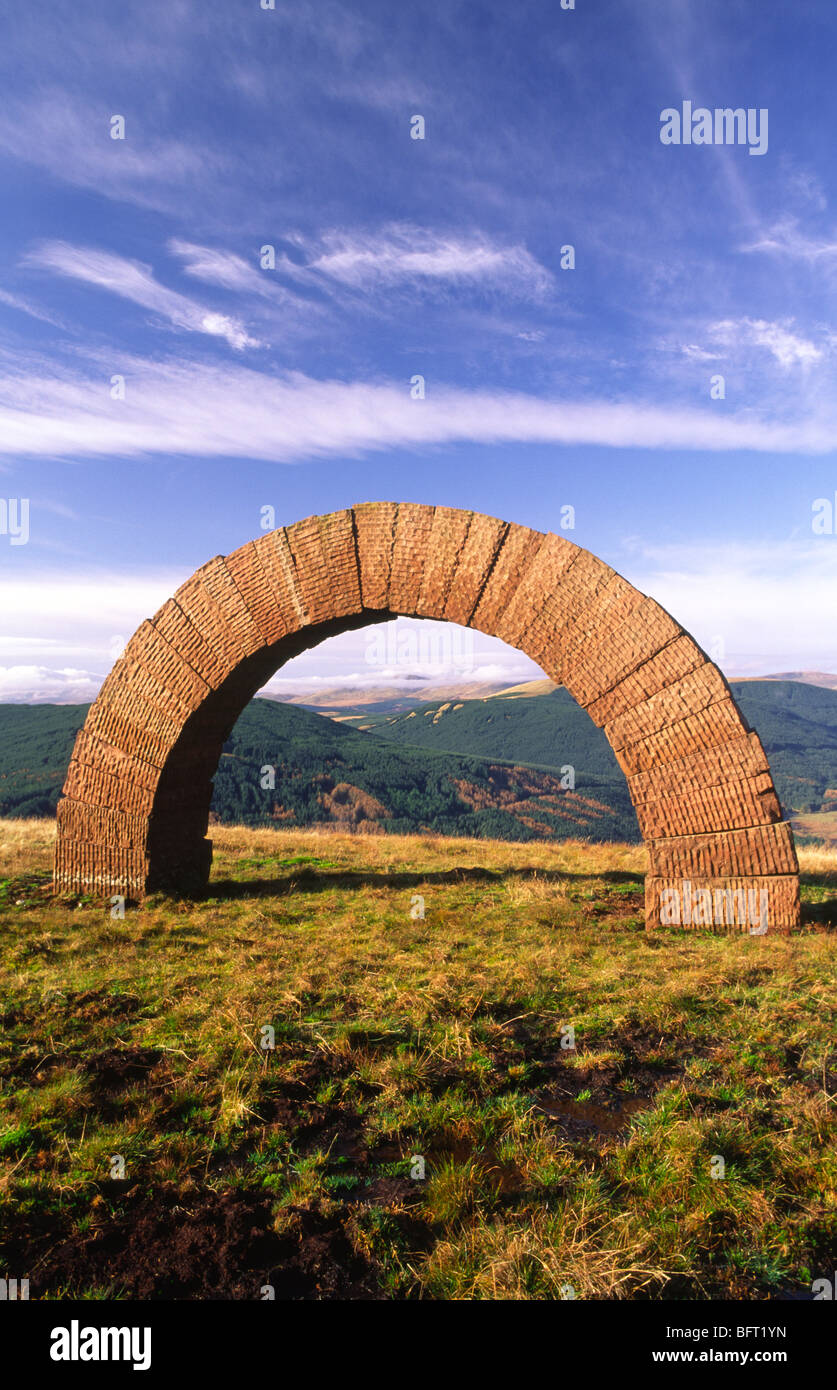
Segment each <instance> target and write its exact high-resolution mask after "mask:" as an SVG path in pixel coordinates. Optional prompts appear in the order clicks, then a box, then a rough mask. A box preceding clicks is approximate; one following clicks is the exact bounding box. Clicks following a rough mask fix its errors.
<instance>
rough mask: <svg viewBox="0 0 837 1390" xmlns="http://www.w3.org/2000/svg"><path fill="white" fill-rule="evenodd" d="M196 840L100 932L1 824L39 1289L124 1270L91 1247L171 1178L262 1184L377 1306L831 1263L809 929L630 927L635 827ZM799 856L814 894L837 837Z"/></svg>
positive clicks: (819, 929)
mask: <svg viewBox="0 0 837 1390" xmlns="http://www.w3.org/2000/svg"><path fill="white" fill-rule="evenodd" d="M213 836H214V839H215V846H216V858H215V866H214V870H213V879H212V884H211V886H210V890H209V894H208V895H207V896H206V898H204V899H203V900H201V901H197V902H189V901H181V900H172V899H168V898H165V897H162V896H154V897H152V898H150V899H148V900H147V901H146V902H145V903H144V904H142V906H140V907H138V908H135V909H132V910H130V911H129V912H128V914H127V916H126V918H125V920H124V921H114V920H111V919H110V917H109V915H108V914H107V913H106V912H105V910H104V909H103V907H102V904H101V903H96V902H94V901H92V900H89V899H81V900H78V901H75V900H70V901H61V900H56V899H53V898H52V897H51V895H50V893H49V870H50V861H51V852H52V842H53V838H54V826H53V825H52V824H51V823H48V822H42V821H26V822H14V821H6V822H0V860H2V864H3V870H4V876H3V880H2V883H0V942H1V943H2V946H0V993H2V998H3V1001H4V1003H3V1010H4V1030H3V1034H2V1037H0V1074H2V1077H3V1079H4V1083H5V1084H4V1086H3V1088H2V1091H0V1225H2V1224H3V1223H4V1222H5V1229H6V1232H7V1237H6V1240H7V1247H4V1249H3V1250H0V1257H3V1256H5V1260H6V1263H8V1261H9V1259H12V1260H20V1259H23V1258H24V1254H25V1252H31V1260H30V1261H29V1262H28V1264H27V1268H29V1267H30V1265H31V1271H32V1273H33V1278H35V1279H40V1280H42V1281H43V1286H44V1288H45V1290H46V1291H47V1292H50V1291H51V1292H52V1293H53V1295H56V1294H63V1293H64V1292H73V1291H76V1292H78V1291H81V1292H82V1293H84V1292H85V1291H87V1292H89V1291H91V1290H95V1289H100V1288H101V1286H102V1283H103V1281H104V1282H105V1283H107V1282H108V1280H111V1281H114V1280H115V1281H116V1283H117V1284H120V1281H122V1283H121V1284H120V1286H124V1287H126V1288H127V1289H128V1290H129V1291H130V1289H131V1288H132V1287H134V1286H133V1285H132V1283H131V1280H132V1278H133V1275H132V1273H131V1270H130V1269H128V1270H126V1269H122V1268H120V1271H119V1273H118V1274H115V1273H113V1272H112V1271H111V1273H110V1274H108V1271H107V1270H106V1269H103V1268H101V1267H100V1266H99V1265H97V1264H96V1258H97V1257H96V1258H94V1257H95V1252H96V1250H101V1249H104V1248H108V1249H111V1248H113V1249H115V1250H117V1251H118V1248H119V1241H118V1232H119V1231H120V1230H122V1229H123V1227H124V1225H125V1223H128V1226H130V1222H131V1221H132V1220H133V1219H134V1217H135V1214H136V1212H137V1211H138V1210H139V1208H138V1207H137V1203H139V1202H140V1195H138V1194H146V1193H151V1194H159V1196H157V1197H154V1200H159V1201H160V1202H165V1200H166V1198H165V1192H166V1190H167V1189H166V1184H169V1185H170V1186H173V1187H174V1188H175V1189H176V1191H177V1193H179V1194H182V1196H181V1197H178V1199H177V1200H178V1206H177V1210H180V1209H181V1205H182V1202H185V1201H186V1194H190V1195H189V1201H190V1202H192V1203H194V1202H203V1201H206V1202H210V1201H216V1200H220V1198H221V1197H223V1196H224V1194H229V1193H237V1194H239V1196H240V1197H241V1198H242V1200H244V1199H246V1200H247V1201H251V1202H255V1200H256V1196H254V1194H258V1199H259V1201H261V1200H263V1199H265V1198H266V1199H267V1200H268V1203H269V1206H270V1212H269V1219H268V1218H264V1219H268V1226H267V1230H268V1231H269V1232H271V1233H272V1234H271V1236H270V1239H272V1240H275V1241H276V1242H279V1245H277V1249H279V1248H280V1247H281V1250H283V1251H287V1249H288V1248H290V1247H291V1246H294V1242H298V1243H299V1246H300V1249H302V1248H303V1247H304V1242H305V1240H306V1239H308V1238H309V1235H310V1229H311V1223H312V1222H314V1223H319V1224H318V1225H317V1227H316V1229H317V1231H318V1232H319V1233H320V1234H319V1235H318V1236H317V1238H318V1239H325V1238H326V1237H327V1238H328V1239H332V1238H333V1240H334V1242H335V1245H334V1248H335V1252H336V1253H335V1256H334V1259H335V1261H337V1262H338V1264H339V1262H340V1261H341V1260H343V1261H344V1264H345V1256H344V1255H340V1254H339V1251H340V1250H341V1249H345V1248H347V1247H346V1242H347V1241H348V1243H349V1246H350V1247H351V1249H352V1250H353V1251H354V1252H355V1255H354V1257H353V1258H355V1259H356V1260H357V1261H359V1262H360V1266H361V1267H362V1269H363V1270H364V1271H365V1273H364V1276H363V1278H364V1279H366V1280H367V1281H368V1285H369V1287H376V1288H378V1289H380V1290H383V1291H385V1292H386V1293H387V1294H388V1295H389V1296H392V1297H410V1296H416V1295H421V1294H427V1295H431V1296H434V1297H443V1298H453V1299H459V1298H475V1297H476V1298H482V1297H491V1298H493V1297H500V1298H561V1297H573V1296H575V1297H606V1298H625V1297H635V1298H648V1297H659V1296H672V1295H674V1296H690V1297H706V1296H719V1295H720V1296H723V1295H724V1294H735V1295H738V1296H741V1297H746V1298H762V1297H767V1296H770V1294H771V1293H773V1292H775V1291H776V1290H777V1289H780V1288H783V1287H790V1288H797V1289H798V1288H800V1287H805V1286H806V1285H807V1284H810V1280H811V1279H812V1278H816V1277H819V1275H820V1274H822V1273H824V1271H825V1270H826V1269H828V1268H831V1267H832V1265H833V1261H834V1256H835V1251H837V1241H835V1235H837V1196H836V1195H835V1194H837V1148H836V1146H835V1142H834V1141H835V1092H837V1057H835V1050H834V1019H835V1016H837V978H836V975H837V972H835V950H834V940H835V938H834V935H833V933H831V932H830V931H828V930H825V929H824V928H823V926H822V925H821V924H820V925H819V926H818V925H817V924H816V923H813V922H812V924H811V925H810V926H809V927H808V928H807V929H806V930H804V931H802V932H800V933H798V934H795V935H794V936H792V937H786V938H770V937H767V938H752V937H749V936H748V935H734V936H729V937H719V936H713V935H707V936H702V935H700V934H698V933H684V932H677V931H667V932H656V933H651V934H647V933H646V932H645V931H644V929H643V917H642V873H643V871H644V867H645V857H644V851H643V849H642V848H641V847H640V848H637V847H635V846H624V845H615V846H601V845H599V846H590V845H585V844H582V843H565V844H561V845H554V844H543V843H534V844H526V845H520V844H505V843H498V842H491V841H482V840H478V841H462V840H449V839H441V838H438V837H427V838H425V837H421V836H405V837H392V838H389V837H383V836H372V837H368V838H365V837H358V836H353V835H340V834H333V833H322V832H305V831H296V830H280V831H274V830H264V831H260V830H255V831H251V830H246V829H239V828H235V827H229V828H220V827H214V828H213ZM800 859H801V862H802V866H803V878H804V877H805V875H806V874H807V875H808V876H809V879H810V882H809V883H808V884H806V886H805V890H804V891H805V893H806V894H808V895H809V896H811V897H819V898H820V899H822V898H823V896H828V895H829V894H830V896H832V897H833V896H834V894H833V893H832V892H831V890H830V884H831V883H832V882H835V874H837V856H835V855H833V854H828V853H826V852H824V851H821V850H816V849H815V850H803V851H802V853H801V855H800ZM417 898H421V899H423V900H424V909H425V915H424V917H423V918H422V917H420V916H417V915H414V913H413V909H414V907H415V904H416V900H417ZM820 906H821V907H823V909H824V910H827V909H828V904H827V903H825V904H823V903H822V902H821V903H820ZM265 1026H268V1027H271V1028H273V1030H274V1035H275V1037H274V1041H275V1047H274V1048H273V1049H272V1050H270V1049H268V1050H265V1049H264V1048H263V1047H262V1046H261V1039H262V1036H263V1034H262V1029H263V1028H264V1027H265ZM568 1026H570V1027H572V1028H573V1029H574V1030H575V1048H574V1049H568V1048H566V1047H565V1046H564V1044H565V1043H566V1041H567V1035H566V1029H567V1027H568ZM123 1069H124V1074H123ZM113 1154H121V1155H122V1156H123V1157H124V1158H125V1163H126V1178H125V1182H124V1183H123V1184H122V1185H121V1186H120V1185H119V1183H114V1182H113V1181H111V1180H110V1178H109V1167H108V1165H109V1162H110V1158H111V1156H112V1155H113ZM715 1155H720V1156H722V1157H724V1160H725V1165H726V1171H725V1175H724V1177H723V1179H716V1178H714V1177H713V1176H712V1171H711V1166H712V1160H713V1156H715ZM415 1156H419V1157H422V1158H423V1159H424V1161H425V1164H426V1173H425V1177H424V1178H415V1177H412V1176H411V1162H412V1160H413V1158H414V1157H415ZM126 1193H127V1195H124V1194H126ZM136 1219H139V1217H138V1216H137V1217H136ZM212 1219H213V1220H215V1217H213V1218H212ZM262 1219H263V1217H262V1216H258V1218H257V1217H256V1216H254V1217H252V1220H253V1221H254V1222H255V1221H257V1220H262ZM207 1220H209V1217H207ZM120 1222H121V1223H123V1224H122V1225H120V1224H119V1223H120ZM91 1223H94V1224H96V1226H97V1229H98V1227H99V1226H101V1227H102V1228H103V1229H107V1230H109V1231H110V1237H111V1245H108V1246H107V1247H104V1246H102V1245H101V1244H97V1243H95V1242H94V1244H93V1245H91V1246H89V1248H88V1246H87V1245H85V1244H84V1240H85V1232H86V1231H88V1230H89V1229H90V1228H91ZM38 1232H40V1233H41V1235H39V1234H38ZM44 1232H46V1235H44ZM324 1232H325V1233H326V1234H325V1235H323V1233H324ZM47 1237H48V1239H47ZM341 1242H342V1244H341ZM67 1248H72V1249H73V1250H74V1251H76V1252H77V1256H78V1259H77V1263H76V1264H74V1265H73V1266H72V1270H71V1272H70V1273H67V1272H66V1271H64V1272H63V1273H59V1270H58V1267H57V1266H56V1264H55V1261H56V1259H57V1258H58V1255H57V1254H56V1251H58V1252H60V1251H61V1250H62V1249H67ZM22 1252H24V1253H22ZM242 1258H244V1256H242ZM282 1258H285V1256H282ZM276 1259H277V1260H278V1259H279V1255H277V1256H276ZM248 1271H249V1272H248ZM344 1273H345V1277H346V1280H349V1281H350V1274H349V1273H348V1272H346V1271H345V1270H344ZM251 1276H252V1282H253V1286H254V1287H255V1286H256V1280H257V1278H261V1279H262V1280H263V1278H264V1271H262V1273H261V1275H259V1273H258V1270H252V1271H250V1269H249V1266H247V1268H246V1269H245V1270H244V1273H242V1275H241V1280H242V1283H241V1287H242V1288H245V1289H246V1288H249V1287H250V1285H249V1284H248V1283H247V1280H248V1279H250V1278H251ZM161 1277H162V1276H161ZM351 1278H352V1279H353V1278H355V1275H354V1274H351ZM184 1279H185V1276H184ZM341 1287H342V1286H341ZM346 1287H347V1288H349V1287H354V1286H353V1285H351V1283H350V1282H349V1283H347V1284H346ZM236 1288H238V1286H236ZM191 1289H192V1285H190V1284H189V1282H188V1280H186V1281H185V1282H184V1283H183V1286H182V1288H180V1290H179V1296H191V1294H190V1290H191ZM303 1293H304V1290H303ZM231 1296H232V1295H231ZM234 1296H251V1295H250V1294H247V1293H246V1292H245V1293H241V1292H236V1293H235V1294H234ZM253 1296H255V1295H253ZM300 1296H303V1295H302V1294H301V1295H300ZM305 1296H307V1295H305ZM347 1296H350V1295H347Z"/></svg>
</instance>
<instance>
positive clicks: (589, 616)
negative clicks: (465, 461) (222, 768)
mask: <svg viewBox="0 0 837 1390" xmlns="http://www.w3.org/2000/svg"><path fill="white" fill-rule="evenodd" d="M403 615H408V616H411V617H421V618H436V619H445V620H448V621H450V622H454V623H459V624H462V625H464V626H469V627H473V628H476V629H478V630H479V631H481V632H484V633H487V634H489V635H491V636H495V637H499V638H501V639H502V640H503V641H505V642H507V643H509V644H510V645H511V646H513V647H516V648H518V649H519V650H520V651H523V652H525V653H526V654H527V655H528V656H529V657H531V658H532V660H533V661H534V662H536V663H537V664H538V665H539V666H540V667H541V668H542V670H543V671H545V672H546V674H547V675H548V676H550V677H551V678H552V679H553V680H554V681H557V682H558V683H559V684H562V685H564V686H566V688H567V689H568V690H569V692H570V693H571V695H573V697H574V698H575V699H576V700H577V701H578V703H579V704H580V705H581V706H582V707H583V708H584V709H586V710H587V712H588V713H589V714H590V716H591V718H592V719H593V720H594V722H595V723H596V724H597V725H599V726H600V727H601V728H602V729H604V732H605V734H606V735H607V737H608V739H609V741H610V744H611V746H612V748H613V750H614V752H615V754H616V757H617V759H618V761H619V764H620V766H621V767H622V770H623V771H624V773H625V776H626V778H627V781H628V787H629V789H630V793H631V798H632V800H633V804H634V807H635V809H636V813H637V817H638V820H639V826H640V830H641V833H642V835H643V838H644V840H645V843H646V846H647V849H648V855H649V873H648V876H647V879H646V921H647V924H648V925H649V926H654V925H657V924H659V922H660V920H661V903H662V904H664V905H666V906H668V907H670V906H671V904H672V903H674V902H675V901H676V900H675V899H674V898H673V897H672V890H676V892H677V893H678V894H682V898H681V901H682V910H683V914H684V925H690V924H692V925H703V922H704V920H705V918H704V914H705V913H706V911H707V904H709V903H711V904H712V905H713V906H714V912H715V918H714V920H715V924H716V925H717V924H724V925H729V924H735V925H738V926H739V927H741V929H743V930H748V929H749V923H750V922H751V921H752V920H753V919H752V915H751V916H750V917H745V920H744V921H743V922H742V921H741V915H742V907H743V904H744V901H745V900H744V897H743V896H742V894H746V893H747V892H749V893H751V894H755V895H756V896H758V894H760V893H764V894H766V898H764V899H759V901H764V902H766V903H767V920H768V923H769V926H770V928H771V929H773V928H779V929H789V928H791V927H792V926H794V925H796V924H797V923H798V920H799V878H798V864H797V859H796V851H795V847H794V842H793V834H792V831H791V827H790V825H789V824H788V823H787V822H785V821H783V820H782V813H781V809H780V806H779V801H778V798H777V796H776V792H775V789H774V786H773V780H772V777H771V774H770V768H769V765H768V762H767V758H766V756H765V753H764V750H763V748H762V746H761V743H760V741H759V738H758V736H757V735H756V734H755V733H754V732H752V731H751V730H750V728H749V727H748V725H747V724H746V722H745V720H744V719H743V717H742V715H741V713H740V711H739V709H738V707H737V705H736V703H735V700H734V699H733V696H732V694H731V692H730V689H729V686H728V685H727V683H726V681H725V679H724V677H723V676H722V675H721V673H720V671H719V670H718V669H717V667H716V666H715V665H714V664H713V663H712V662H711V661H710V660H709V659H708V658H707V656H706V654H705V653H704V652H703V651H702V650H701V649H700V647H699V646H698V645H697V643H696V642H694V641H693V640H692V638H691V637H690V636H689V635H688V633H686V632H684V630H683V628H681V627H680V626H679V624H678V623H676V622H675V620H674V619H673V618H672V617H671V616H670V615H669V614H668V613H667V612H666V611H665V610H664V609H663V608H661V607H660V605H659V604H658V603H655V602H654V600H653V599H650V598H648V597H646V596H645V595H644V594H642V593H640V592H639V591H638V590H637V589H635V588H634V587H633V585H631V584H629V583H628V581H627V580H625V579H623V578H622V577H621V575H619V574H617V573H616V572H615V571H614V570H612V569H611V568H610V567H609V566H608V565H606V564H605V563H604V562H603V561H601V560H599V559H597V558H596V556H595V555H592V554H591V553H590V552H589V551H586V550H583V549H581V548H580V547H579V546H577V545H574V544H573V543H572V542H571V541H568V540H566V539H565V538H564V537H562V536H558V535H553V534H544V533H542V532H539V531H533V530H530V529H529V528H528V527H525V526H517V525H514V524H513V523H512V524H510V523H508V522H504V521H498V520H496V519H495V518H493V517H489V516H483V515H481V514H480V513H478V512H470V511H462V510H459V509H456V508H453V507H432V506H424V505H418V504H414V503H393V502H373V503H365V504H363V505H361V506H358V507H354V508H349V509H346V510H343V511H337V512H332V513H330V514H329V515H327V516H314V517H309V518H307V519H306V520H304V521H299V522H297V523H296V524H295V525H292V526H288V527H280V528H279V529H277V530H275V531H272V532H270V533H268V534H266V535H263V536H261V537H259V539H258V540H255V541H249V542H248V543H247V544H246V545H243V546H241V548H240V549H238V550H236V551H234V552H233V553H232V554H231V555H228V556H226V557H224V556H216V557H215V559H213V560H210V561H209V562H208V563H207V564H205V565H203V566H202V568H201V569H199V570H197V571H196V573H195V574H194V575H192V577H191V578H190V579H188V580H187V581H186V583H185V584H183V585H181V587H180V588H179V589H178V590H177V592H176V594H175V595H174V597H173V598H171V599H169V600H168V602H167V603H165V604H163V606H162V608H161V609H160V610H159V611H158V612H157V613H155V615H154V617H153V618H150V619H148V620H147V621H145V622H143V623H142V625H141V626H140V627H139V629H138V630H137V632H136V633H135V634H134V636H133V637H132V639H131V641H130V642H129V644H128V646H127V647H126V649H125V652H124V654H123V655H122V656H121V657H120V659H119V660H118V661H117V662H116V664H115V666H114V667H113V670H112V671H111V672H110V674H109V676H108V678H107V680H106V681H105V683H104V685H103V687H102V690H101V693H100V694H99V697H98V699H97V700H96V701H95V703H94V704H93V705H92V707H91V709H90V711H89V714H88V716H87V720H86V722H85V725H84V728H83V729H82V730H81V731H80V733H79V734H78V737H77V739H76V743H75V747H74V750H73V755H72V761H71V763H70V767H69V771H68V774H67V780H66V783H65V786H64V793H63V799H62V800H61V801H60V802H59V806H58V836H57V844H56V853H55V886H56V889H57V890H58V891H84V892H96V893H105V894H116V893H119V894H124V895H125V896H127V897H135V898H138V897H142V896H143V894H145V893H146V892H149V891H154V890H157V889H165V890H181V891H186V892H195V891H199V890H200V889H202V888H203V887H204V886H205V884H206V882H207V879H208V876H209V869H210V864H211V858H212V845H211V842H210V841H209V840H207V839H206V838H205V836H206V831H207V825H208V815H209V808H210V799H211V796H212V778H213V776H214V773H215V769H216V767H217V764H218V760H219V758H220V754H221V750H222V747H223V744H224V742H225V741H226V739H227V738H228V737H229V735H230V733H231V731H232V729H233V726H234V724H235V722H236V720H237V718H238V716H239V714H240V713H241V711H242V709H243V708H244V706H245V705H246V704H247V702H248V701H249V700H250V699H251V698H252V697H253V695H255V693H256V692H257V691H258V690H259V689H260V688H261V687H262V686H263V685H264V684H265V682H266V681H267V680H268V679H269V678H270V677H271V676H272V675H273V673H274V672H275V671H276V670H277V669H278V668H279V667H280V666H282V665H283V663H284V662H285V661H287V660H289V659H290V658H291V657H292V656H296V655H298V654H299V653H300V652H301V651H304V650H305V649H306V648H308V647H312V646H315V645H316V644H317V643H318V642H321V641H322V640H323V639H324V638H326V637H331V636H334V635H336V634H338V633H341V632H345V631H347V630H348V629H351V628H357V627H363V626H366V625H367V624H369V623H373V622H376V621H385V620H386V619H389V618H392V617H395V616H403ZM687 883H688V884H689V885H690V887H689V888H688V890H687V889H685V888H684V884H687ZM706 889H708V890H709V896H708V897H707V895H706V893H705V892H704V893H703V894H702V896H701V895H700V893H699V890H706ZM665 890H667V892H665V896H663V894H664V891H665ZM687 894H688V898H687ZM687 901H688V903H690V904H695V903H697V904H699V905H701V904H702V906H699V908H698V910H697V911H694V909H693V908H692V909H691V910H690V909H689V908H688V907H687ZM751 901H752V900H751ZM719 911H720V912H721V914H722V915H721V916H720V918H719V917H718V915H717V914H718V912H719ZM724 913H726V914H727V915H726V917H725V916H724V915H723V914H724ZM665 916H666V915H665V913H664V915H663V920H665ZM687 916H688V917H690V918H691V921H687V920H685V919H686V917H687Z"/></svg>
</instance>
